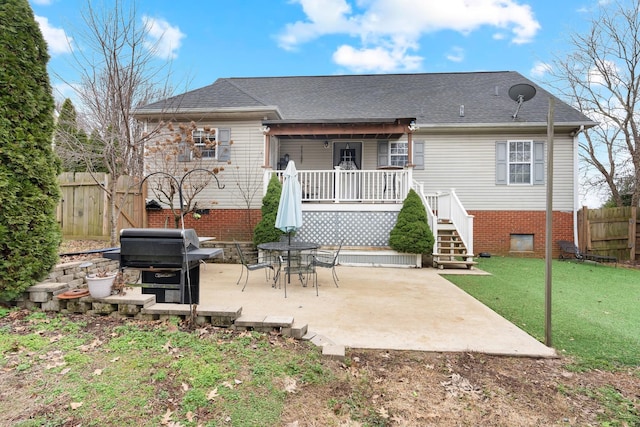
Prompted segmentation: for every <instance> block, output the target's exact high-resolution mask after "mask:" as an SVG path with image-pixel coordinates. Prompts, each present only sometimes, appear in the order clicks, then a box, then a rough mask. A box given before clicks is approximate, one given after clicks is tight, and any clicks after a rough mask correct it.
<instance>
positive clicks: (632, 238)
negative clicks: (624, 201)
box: [628, 206, 638, 261]
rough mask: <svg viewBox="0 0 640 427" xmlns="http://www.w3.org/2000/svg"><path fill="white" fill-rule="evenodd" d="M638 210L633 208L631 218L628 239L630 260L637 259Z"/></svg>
mask: <svg viewBox="0 0 640 427" xmlns="http://www.w3.org/2000/svg"><path fill="white" fill-rule="evenodd" d="M637 209H638V208H636V207H635V206H633V207H632V208H631V216H630V217H629V239H628V247H629V259H630V260H634V261H635V259H636V215H637Z"/></svg>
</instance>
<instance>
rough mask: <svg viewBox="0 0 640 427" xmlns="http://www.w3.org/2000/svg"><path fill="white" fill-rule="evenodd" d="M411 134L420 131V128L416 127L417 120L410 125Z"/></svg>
mask: <svg viewBox="0 0 640 427" xmlns="http://www.w3.org/2000/svg"><path fill="white" fill-rule="evenodd" d="M408 127H409V132H414V131H415V130H416V129H418V126H417V125H416V121H415V120H411V123H409V126H408Z"/></svg>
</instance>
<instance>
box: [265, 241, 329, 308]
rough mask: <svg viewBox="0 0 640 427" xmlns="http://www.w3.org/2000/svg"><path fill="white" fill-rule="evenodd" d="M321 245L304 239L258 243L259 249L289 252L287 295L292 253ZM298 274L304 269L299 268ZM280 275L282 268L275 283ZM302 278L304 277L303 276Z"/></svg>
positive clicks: (286, 280) (310, 249)
mask: <svg viewBox="0 0 640 427" xmlns="http://www.w3.org/2000/svg"><path fill="white" fill-rule="evenodd" d="M319 247H320V245H319V244H318V243H314V242H302V241H293V242H287V241H284V242H283V241H280V242H267V243H260V244H259V245H258V249H260V250H263V251H268V252H277V253H279V254H283V253H286V254H287V268H286V269H285V275H286V276H285V285H284V296H285V297H286V296H287V282H288V283H291V253H292V252H293V253H300V252H302V251H315V250H316V249H318V248H319ZM295 273H296V274H299V275H301V274H302V270H301V269H298V270H297V271H296V272H295ZM279 276H280V270H278V272H277V273H276V275H275V278H274V284H275V282H276V281H277V280H278V278H279ZM301 280H302V277H301Z"/></svg>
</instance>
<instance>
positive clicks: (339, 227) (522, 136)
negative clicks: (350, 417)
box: [137, 71, 595, 265]
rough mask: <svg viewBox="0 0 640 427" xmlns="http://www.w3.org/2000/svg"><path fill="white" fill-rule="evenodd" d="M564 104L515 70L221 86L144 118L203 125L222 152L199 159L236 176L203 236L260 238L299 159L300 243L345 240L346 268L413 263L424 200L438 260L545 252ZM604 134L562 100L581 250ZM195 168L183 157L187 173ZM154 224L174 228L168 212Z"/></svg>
mask: <svg viewBox="0 0 640 427" xmlns="http://www.w3.org/2000/svg"><path fill="white" fill-rule="evenodd" d="M523 84H524V85H530V86H532V87H533V88H535V96H534V97H533V98H532V99H529V97H530V95H532V94H533V93H527V94H526V95H527V96H526V102H524V103H518V102H515V101H514V99H512V98H514V96H513V95H514V94H513V93H511V96H510V93H509V90H510V89H511V88H512V87H514V86H515V85H523ZM526 87H527V86H525V88H526ZM529 89H530V88H529ZM552 96H553V95H551V94H550V93H548V92H547V91H545V90H544V89H542V88H541V87H538V86H536V85H535V84H534V83H533V82H531V81H529V80H528V79H526V78H525V77H523V76H522V75H521V74H519V73H516V72H510V71H505V72H473V73H443V74H393V75H342V76H306V77H261V78H260V77H258V78H221V79H218V80H216V81H215V82H214V83H213V84H212V85H209V86H206V87H203V88H200V89H197V90H193V91H190V92H187V93H184V94H181V95H178V96H175V97H172V98H169V99H166V100H163V101H161V102H157V103H153V104H150V105H147V106H145V107H143V108H141V109H139V110H138V111H137V118H138V119H139V120H142V121H145V122H146V123H147V125H148V126H149V127H152V126H154V125H155V124H157V123H159V122H160V121H164V122H167V121H171V122H173V123H190V122H193V123H195V126H194V128H193V137H194V141H195V142H196V144H195V146H196V147H197V146H198V145H200V146H201V147H205V144H204V142H205V141H210V140H215V141H216V144H215V145H214V146H206V150H205V151H204V155H202V152H201V153H199V156H198V157H199V161H200V162H202V164H204V165H205V167H207V168H209V169H213V168H216V167H218V168H220V167H223V168H224V171H222V172H221V173H220V174H219V177H220V181H221V182H223V183H224V185H225V189H224V190H220V189H219V188H218V187H217V186H215V185H212V186H208V187H207V188H205V189H204V190H203V191H202V192H201V194H200V195H199V202H198V206H199V207H200V208H201V209H202V210H201V211H199V212H200V213H201V214H200V215H198V216H199V217H200V218H199V220H198V221H196V220H194V219H193V218H192V217H191V216H189V217H188V218H187V219H188V221H187V225H188V226H190V227H194V228H196V229H197V230H198V234H200V235H212V236H215V237H216V238H218V239H219V240H233V239H238V240H250V239H251V231H252V229H253V227H254V226H255V224H256V223H257V221H258V220H259V218H260V203H261V197H262V195H263V194H264V191H265V190H266V185H267V183H268V182H269V178H270V176H271V175H272V174H280V173H282V170H283V169H284V168H285V167H286V164H287V161H288V160H294V161H295V164H296V167H297V169H298V177H299V180H300V183H301V186H302V189H303V219H304V226H303V228H302V229H301V230H300V231H299V232H298V237H299V238H300V239H304V240H311V241H314V242H318V243H320V244H321V245H336V244H337V243H338V242H339V241H340V240H342V239H343V238H344V239H345V247H347V248H349V249H350V252H346V253H345V258H344V260H343V261H344V262H347V263H349V262H351V263H355V264H357V263H365V264H366V263H369V264H376V265H385V264H395V263H403V262H404V261H402V260H397V259H396V258H397V257H398V254H394V253H391V252H390V251H388V250H387V249H388V248H389V246H388V240H389V232H390V230H391V229H392V228H393V226H394V225H395V221H396V218H397V214H398V212H399V210H400V208H401V206H402V202H403V200H404V199H405V196H406V195H407V193H408V191H409V190H410V189H414V190H415V191H416V192H417V193H418V194H419V195H420V196H421V199H422V200H423V203H424V204H425V207H426V209H427V212H428V214H429V222H430V224H429V225H430V227H431V229H432V231H433V234H434V236H436V242H437V243H436V246H435V247H434V252H435V253H453V252H454V249H452V248H454V247H455V248H456V249H455V253H456V254H457V253H462V252H464V251H466V253H467V254H468V255H471V254H478V253H480V252H489V253H492V254H509V253H514V252H517V253H521V254H528V255H531V256H542V255H543V254H544V247H545V209H546V170H547V166H548V159H546V156H547V154H546V153H547V149H546V147H547V144H548V142H547V116H548V111H549V98H550V97H552ZM516 99H517V97H516ZM594 125H595V123H594V122H593V121H591V120H590V119H589V118H587V117H586V116H584V115H583V114H582V113H580V112H579V111H577V110H575V109H574V108H572V107H571V106H569V105H567V104H566V103H564V102H562V101H560V100H559V99H556V100H555V115H554V158H553V180H554V186H553V221H554V230H553V233H554V235H553V239H554V240H573V236H574V226H575V216H574V215H575V212H576V209H577V207H578V197H577V170H578V163H577V158H578V157H577V152H578V142H577V141H578V140H577V138H578V135H579V133H580V131H581V130H582V129H584V128H588V127H591V126H594ZM193 159H194V156H193V153H189V152H184V153H181V155H180V160H181V161H183V162H184V170H188V168H189V162H190V161H191V162H192V161H193ZM254 195H255V196H254ZM214 201H215V202H214ZM149 218H150V225H151V226H163V225H164V224H165V223H166V218H167V213H166V212H164V211H156V212H151V213H150V217H149ZM451 236H453V237H451ZM458 248H460V249H458ZM372 249H373V250H372ZM476 256H477V255H476ZM437 259H438V257H436V260H437ZM440 259H447V258H440ZM470 259H471V257H470ZM463 260H464V258H463Z"/></svg>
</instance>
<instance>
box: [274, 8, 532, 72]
mask: <svg viewBox="0 0 640 427" xmlns="http://www.w3.org/2000/svg"><path fill="white" fill-rule="evenodd" d="M292 2H293V3H298V4H300V5H301V6H302V10H303V12H304V13H305V15H306V20H304V21H297V22H294V23H291V24H288V25H287V26H286V27H285V29H284V31H283V32H282V34H280V36H279V39H278V40H279V43H280V46H281V47H282V48H284V49H288V50H293V49H295V48H296V47H298V46H299V45H301V44H304V43H306V42H309V41H311V40H314V39H317V38H320V37H322V36H324V35H347V36H351V37H355V38H359V39H360V43H361V46H360V47H351V48H350V49H351V50H349V49H345V47H344V46H341V47H340V48H339V49H341V52H338V51H336V53H335V54H334V58H336V57H338V58H342V57H343V56H345V55H346V56H348V57H350V58H352V59H354V60H355V58H356V57H358V58H361V59H362V60H363V61H365V63H364V64H362V65H363V66H365V65H366V64H368V63H379V62H381V61H383V60H384V58H382V59H380V60H379V61H372V60H371V57H370V53H371V52H379V53H380V51H382V52H384V53H386V54H387V55H388V54H390V53H397V52H403V55H406V52H407V51H409V50H416V49H417V48H418V47H419V41H420V39H421V37H423V36H424V35H426V34H430V33H435V32H439V31H446V30H450V31H455V32H458V33H461V34H465V35H467V34H470V33H472V32H474V31H476V30H478V29H480V28H482V27H493V28H495V29H497V30H498V31H497V32H496V34H495V35H494V36H493V38H494V39H497V40H500V39H502V38H506V37H507V36H506V34H508V33H510V34H511V36H510V38H511V42H512V43H515V44H523V43H528V42H531V41H532V40H533V38H534V37H535V35H536V33H537V32H538V30H539V29H540V24H539V23H538V21H537V20H536V19H535V16H534V14H533V11H532V9H531V7H530V6H529V5H522V4H519V3H516V1H515V0H475V1H468V0H448V1H446V2H442V1H425V0H355V2H354V1H353V0H292ZM352 3H354V4H355V5H354V6H353V7H352ZM354 10H355V12H354ZM381 46H382V48H380V47H381ZM356 53H357V54H356ZM392 56H393V55H392ZM401 56H402V55H401ZM453 57H454V58H455V57H456V55H453ZM407 58H415V57H412V56H410V55H407ZM388 59H389V58H386V60H388ZM398 64H399V65H400V66H402V65H403V64H404V62H403V61H400V62H398ZM356 65H357V64H354V66H356Z"/></svg>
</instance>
